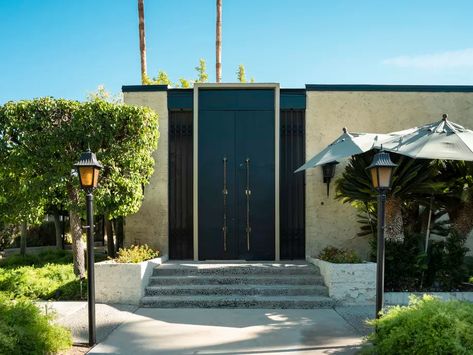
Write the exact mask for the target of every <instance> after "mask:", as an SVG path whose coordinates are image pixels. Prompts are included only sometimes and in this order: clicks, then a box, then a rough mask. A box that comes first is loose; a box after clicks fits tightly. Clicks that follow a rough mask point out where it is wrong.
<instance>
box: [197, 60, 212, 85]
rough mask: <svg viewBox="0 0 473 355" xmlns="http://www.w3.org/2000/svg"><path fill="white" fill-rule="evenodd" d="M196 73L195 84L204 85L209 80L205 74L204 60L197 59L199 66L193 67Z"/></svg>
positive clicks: (205, 64) (205, 65)
mask: <svg viewBox="0 0 473 355" xmlns="http://www.w3.org/2000/svg"><path fill="white" fill-rule="evenodd" d="M195 70H196V71H197V79H196V80H195V82H196V83H206V82H207V81H208V80H209V75H208V74H207V63H206V62H205V59H202V58H200V59H199V65H198V66H196V67H195Z"/></svg>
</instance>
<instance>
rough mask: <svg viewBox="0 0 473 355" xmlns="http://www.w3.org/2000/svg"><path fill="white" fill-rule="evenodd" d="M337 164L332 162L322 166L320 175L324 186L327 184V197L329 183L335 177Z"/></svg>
mask: <svg viewBox="0 0 473 355" xmlns="http://www.w3.org/2000/svg"><path fill="white" fill-rule="evenodd" d="M337 164H338V162H337V161H333V162H330V163H326V164H324V165H322V173H323V176H324V184H327V196H328V195H329V191H330V181H331V180H332V179H333V177H334V176H335V166H336V165H337Z"/></svg>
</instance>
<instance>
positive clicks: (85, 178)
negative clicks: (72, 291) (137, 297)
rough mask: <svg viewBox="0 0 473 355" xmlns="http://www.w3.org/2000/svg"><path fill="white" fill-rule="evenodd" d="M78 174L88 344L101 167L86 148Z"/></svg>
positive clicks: (92, 336) (91, 332)
mask: <svg viewBox="0 0 473 355" xmlns="http://www.w3.org/2000/svg"><path fill="white" fill-rule="evenodd" d="M74 166H75V167H76V169H77V172H78V174H79V181H80V186H81V188H82V189H83V190H84V191H85V196H86V204H87V226H85V227H84V228H86V230H87V303H88V315H89V345H91V346H92V345H94V344H95V343H96V329H95V277H94V211H93V209H94V206H93V202H94V195H93V191H94V190H95V188H96V187H97V183H98V180H99V171H100V169H102V164H100V163H99V162H98V160H97V158H96V156H95V154H94V153H92V152H91V151H90V149H87V151H85V152H84V153H82V155H81V156H80V159H79V161H78V162H77V163H76V164H75V165H74Z"/></svg>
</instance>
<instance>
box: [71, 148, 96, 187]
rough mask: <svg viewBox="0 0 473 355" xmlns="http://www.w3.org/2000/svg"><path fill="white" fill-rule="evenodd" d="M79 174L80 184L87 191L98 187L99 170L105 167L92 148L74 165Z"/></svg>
mask: <svg viewBox="0 0 473 355" xmlns="http://www.w3.org/2000/svg"><path fill="white" fill-rule="evenodd" d="M74 166H75V167H76V169H77V172H78V174H79V181H80V186H81V188H82V189H83V190H85V191H91V190H93V189H95V188H96V187H97V184H98V180H99V172H100V170H101V169H102V168H103V166H102V164H100V162H99V161H98V160H97V157H96V156H95V154H94V153H92V152H91V151H90V148H89V149H87V150H86V151H85V152H83V153H82V155H81V156H80V159H79V161H78V162H77V163H76V164H75V165H74Z"/></svg>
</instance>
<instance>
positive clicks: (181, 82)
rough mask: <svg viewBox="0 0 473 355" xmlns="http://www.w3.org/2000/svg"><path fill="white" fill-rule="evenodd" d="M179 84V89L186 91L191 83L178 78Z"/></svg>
mask: <svg viewBox="0 0 473 355" xmlns="http://www.w3.org/2000/svg"><path fill="white" fill-rule="evenodd" d="M179 83H180V84H181V88H185V89H187V88H190V87H191V82H190V81H189V80H187V79H184V78H179Z"/></svg>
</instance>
